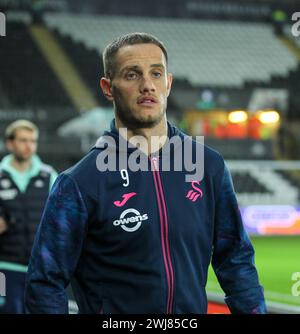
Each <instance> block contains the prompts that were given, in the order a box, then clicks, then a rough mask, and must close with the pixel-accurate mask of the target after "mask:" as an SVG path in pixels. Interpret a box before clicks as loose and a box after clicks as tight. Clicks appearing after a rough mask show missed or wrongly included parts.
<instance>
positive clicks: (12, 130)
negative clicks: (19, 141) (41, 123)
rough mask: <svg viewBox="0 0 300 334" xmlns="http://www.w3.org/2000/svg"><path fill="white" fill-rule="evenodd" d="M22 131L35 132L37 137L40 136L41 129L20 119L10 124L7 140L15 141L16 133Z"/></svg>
mask: <svg viewBox="0 0 300 334" xmlns="http://www.w3.org/2000/svg"><path fill="white" fill-rule="evenodd" d="M20 129H23V130H28V131H32V132H35V133H36V135H37V137H38V136H39V129H38V127H37V126H36V125H35V124H33V123H32V122H30V121H27V120H25V119H19V120H17V121H14V122H13V123H11V124H9V126H8V127H7V128H6V130H5V139H6V140H14V139H15V137H16V131H17V130H20Z"/></svg>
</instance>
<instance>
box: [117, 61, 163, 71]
mask: <svg viewBox="0 0 300 334" xmlns="http://www.w3.org/2000/svg"><path fill="white" fill-rule="evenodd" d="M150 67H159V68H162V69H164V68H165V66H164V65H163V64H161V63H159V64H151V65H150ZM130 70H134V71H137V70H140V67H139V66H138V65H129V66H125V67H124V68H123V69H122V70H121V72H120V73H124V72H125V71H130Z"/></svg>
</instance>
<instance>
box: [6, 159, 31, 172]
mask: <svg viewBox="0 0 300 334" xmlns="http://www.w3.org/2000/svg"><path fill="white" fill-rule="evenodd" d="M10 164H11V166H12V167H13V168H15V169H16V170H17V171H18V172H21V173H23V172H26V171H27V170H28V169H29V168H30V167H31V159H29V160H24V161H19V160H17V159H16V158H15V157H13V158H12V160H11V163H10Z"/></svg>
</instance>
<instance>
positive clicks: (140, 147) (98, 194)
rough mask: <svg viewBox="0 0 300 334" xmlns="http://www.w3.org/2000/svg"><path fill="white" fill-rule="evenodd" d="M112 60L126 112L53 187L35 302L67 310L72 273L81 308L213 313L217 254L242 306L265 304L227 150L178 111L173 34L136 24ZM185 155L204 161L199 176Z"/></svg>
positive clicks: (37, 254)
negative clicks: (178, 124)
mask: <svg viewBox="0 0 300 334" xmlns="http://www.w3.org/2000/svg"><path fill="white" fill-rule="evenodd" d="M103 61H104V69H105V77H103V78H102V79H101V81H100V85H101V88H102V91H103V92H104V95H105V96H106V97H107V98H108V99H109V100H110V101H112V103H113V105H114V109H115V120H113V121H112V124H111V129H110V131H107V132H105V133H104V135H103V136H102V137H100V139H99V140H98V141H97V143H96V145H95V147H93V149H92V150H91V151H90V152H89V153H88V154H87V155H86V156H85V157H84V158H83V159H82V160H81V161H80V162H78V163H77V164H76V165H75V166H73V167H72V168H70V169H68V170H67V171H65V172H63V173H61V174H60V176H59V177H58V179H57V181H56V183H55V185H54V187H53V189H52V191H51V194H50V196H49V199H48V201H47V204H46V207H45V210H44V214H43V217H42V221H41V224H40V227H39V230H38V233H37V236H36V239H35V244H34V248H33V252H32V256H31V261H30V265H29V271H28V275H27V289H26V296H25V301H26V306H27V311H28V312H29V313H67V312H68V300H67V295H66V292H65V288H66V287H67V286H68V284H69V283H70V282H71V283H72V288H73V292H74V296H75V298H76V301H77V304H78V307H79V312H80V313H96V314H100V313H103V314H112V313H121V314H125V313H144V314H171V313H177V314H181V313H182V314H188V313H194V314H195V313H206V312H207V298H206V293H205V286H206V282H207V270H208V266H209V264H210V262H212V265H213V268H214V271H215V273H216V275H217V277H218V280H219V282H220V284H221V287H222V289H223V290H224V292H225V294H226V297H225V301H226V303H227V305H228V306H229V308H230V310H231V312H232V313H265V312H266V308H265V301H264V296H263V289H262V287H261V286H260V285H259V281H258V276H257V271H256V269H255V266H254V250H253V247H252V245H251V242H250V240H249V238H248V236H247V234H246V232H245V230H244V227H243V223H242V220H241V216H240V212H239V209H238V204H237V200H236V197H235V193H234V189H233V185H232V181H231V177H230V173H229V171H228V169H227V168H226V166H225V164H224V161H223V159H222V157H221V156H220V155H219V154H218V153H217V152H215V151H214V150H212V149H210V148H208V147H206V146H204V145H201V143H199V142H197V141H195V140H193V139H191V138H190V137H188V136H187V135H185V134H184V133H182V132H181V131H179V130H178V129H177V128H175V127H173V126H172V125H171V124H170V123H168V122H167V118H166V109H167V98H168V95H169V93H170V89H171V84H172V76H171V74H169V73H168V72H167V62H168V56H167V51H166V49H165V47H164V45H163V44H162V43H161V42H160V41H159V40H157V39H156V38H155V37H153V36H151V35H149V34H142V33H134V34H128V35H125V36H122V37H120V38H118V39H117V40H115V41H114V42H112V43H111V44H110V45H108V46H107V48H106V49H105V51H104V54H103ZM171 142H172V144H170V143H171ZM188 147H191V148H192V149H191V150H189V149H188ZM199 152H202V155H199V156H200V157H201V159H199V158H198V159H197V157H198V155H197V153H199ZM184 155H189V157H190V158H191V157H192V158H193V159H194V160H193V161H195V159H196V164H197V165H199V166H200V165H201V166H202V167H203V168H201V170H202V173H200V174H199V173H198V174H197V173H196V174H194V175H196V176H195V178H194V179H191V178H190V179H189V182H187V175H188V174H189V170H188V169H187V167H186V165H185V164H183V160H184V159H185V158H186V157H185V156H184ZM166 161H167V162H169V163H170V168H165V167H164V162H166ZM137 164H138V165H139V166H141V165H143V168H141V169H136V168H135V167H132V166H136V165H137ZM180 164H181V166H182V168H181V169H180V168H178V166H179V165H180ZM183 165H184V166H183ZM104 166H106V167H107V168H106V169H105V168H104ZM190 176H191V175H190Z"/></svg>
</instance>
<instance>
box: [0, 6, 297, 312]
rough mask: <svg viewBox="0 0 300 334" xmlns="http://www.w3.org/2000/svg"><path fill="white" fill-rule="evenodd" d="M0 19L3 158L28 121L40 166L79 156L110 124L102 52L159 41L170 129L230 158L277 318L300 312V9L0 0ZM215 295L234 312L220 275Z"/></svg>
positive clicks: (218, 305)
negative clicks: (132, 40) (12, 130)
mask: <svg viewBox="0 0 300 334" xmlns="http://www.w3.org/2000/svg"><path fill="white" fill-rule="evenodd" d="M0 11H1V12H2V13H4V14H5V15H6V31H5V33H3V30H2V35H5V36H1V37H0V159H1V158H2V157H3V156H4V155H5V154H6V153H7V152H6V150H5V143H4V130H5V128H6V127H7V125H8V124H9V123H11V122H12V121H14V120H17V119H20V118H22V119H28V120H30V121H32V122H34V123H36V124H37V125H38V127H39V129H40V141H39V151H38V153H39V155H40V156H41V158H42V160H43V161H45V162H46V163H49V164H51V165H52V166H54V167H55V168H56V170H57V171H62V170H64V169H66V168H68V167H70V166H71V165H72V164H74V163H75V162H77V161H78V160H80V159H81V158H82V157H83V155H84V154H85V153H86V152H87V151H88V150H89V149H90V148H91V147H92V146H93V144H94V143H95V141H96V139H97V138H98V137H99V136H100V135H101V134H102V132H103V130H104V129H106V128H107V127H108V126H109V123H110V120H111V119H112V118H113V110H112V108H111V105H110V103H109V102H108V101H107V100H106V99H105V98H104V96H103V95H102V93H101V91H100V89H99V84H98V82H99V78H100V77H101V76H102V75H103V67H102V61H101V54H102V52H103V50H104V47H105V46H106V45H107V43H109V42H110V41H111V40H112V39H114V38H116V37H118V36H119V35H122V34H125V33H129V32H134V31H139V32H148V33H152V34H154V35H155V36H157V37H158V38H159V39H161V40H162V41H163V42H164V43H165V45H166V47H167V49H168V52H169V59H170V62H169V70H170V72H172V73H173V75H174V82H173V89H172V93H171V95H170V98H169V101H168V111H167V112H168V118H169V121H171V122H172V123H173V124H175V125H176V126H178V127H179V128H181V129H182V130H184V131H185V132H186V133H188V134H190V135H193V136H196V135H203V136H205V143H206V144H207V145H209V146H211V147H212V148H214V149H216V150H218V151H219V152H220V153H221V154H222V155H223V156H224V158H225V160H226V162H227V164H228V166H229V167H230V170H231V172H232V176H233V181H234V186H235V190H236V193H237V197H238V200H239V204H240V209H241V213H242V215H243V219H244V224H245V227H246V229H247V231H248V233H249V235H250V236H251V239H252V241H253V245H254V247H255V251H256V265H257V268H258V271H259V275H260V279H261V283H262V285H263V286H264V288H265V296H266V298H267V304H268V306H269V311H270V312H275V313H300V289H299V288H298V290H297V289H296V288H295V287H296V285H295V284H297V281H296V279H295V275H294V273H296V272H300V66H299V64H300V1H299V0H297V1H296V0H276V1H275V0H252V1H251V0H228V1H227V0H222V1H220V0H210V1H208V0H203V1H201V0H151V1H149V2H141V1H138V0H131V1H123V0H87V1H80V0H48V1H46V0H45V1H42V0H35V1H33V0H28V1H26V0H22V1H21V0H19V1H17V0H14V1H12V0H11V1H9V0H0ZM298 12H299V13H298ZM297 13H298V14H297ZM207 291H208V296H209V299H210V301H211V304H210V306H209V312H213V313H216V312H217V313H226V312H227V309H226V308H225V307H223V305H222V300H223V293H222V290H221V289H220V287H219V285H218V283H217V280H216V278H215V276H214V274H213V272H212V270H210V274H209V279H208V284H207ZM70 307H71V311H72V312H75V311H76V305H75V304H74V303H73V302H72V301H71V302H70Z"/></svg>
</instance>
